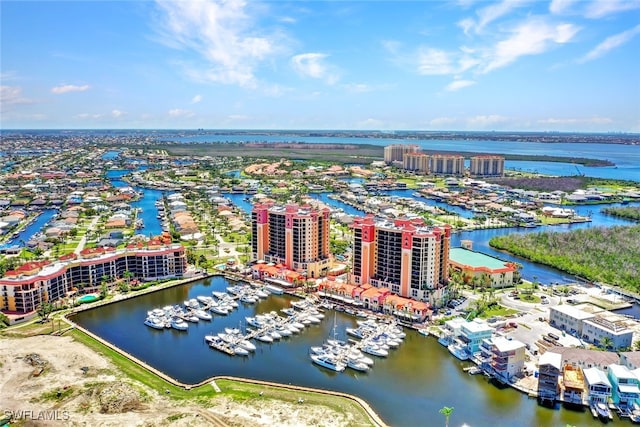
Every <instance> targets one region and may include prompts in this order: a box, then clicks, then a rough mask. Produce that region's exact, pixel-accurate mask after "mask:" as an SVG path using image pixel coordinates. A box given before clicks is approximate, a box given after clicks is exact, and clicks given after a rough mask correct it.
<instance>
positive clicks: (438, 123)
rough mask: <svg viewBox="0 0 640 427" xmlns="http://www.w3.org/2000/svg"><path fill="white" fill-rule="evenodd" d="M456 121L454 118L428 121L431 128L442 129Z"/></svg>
mask: <svg viewBox="0 0 640 427" xmlns="http://www.w3.org/2000/svg"><path fill="white" fill-rule="evenodd" d="M457 121H458V119H456V118H455V117H436V118H435V119H431V120H430V121H429V124H430V125H431V126H433V127H443V126H450V125H452V124H454V123H456V122H457Z"/></svg>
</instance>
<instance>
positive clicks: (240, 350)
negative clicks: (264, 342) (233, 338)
mask: <svg viewBox="0 0 640 427" xmlns="http://www.w3.org/2000/svg"><path fill="white" fill-rule="evenodd" d="M231 350H232V351H233V354H235V355H236V356H248V355H249V351H248V350H247V349H245V348H242V347H240V346H239V345H236V346H235V347H231Z"/></svg>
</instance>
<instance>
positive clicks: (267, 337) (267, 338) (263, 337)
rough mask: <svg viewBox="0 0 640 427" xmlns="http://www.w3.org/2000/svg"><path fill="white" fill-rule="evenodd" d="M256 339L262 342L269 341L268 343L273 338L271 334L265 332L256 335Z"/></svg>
mask: <svg viewBox="0 0 640 427" xmlns="http://www.w3.org/2000/svg"><path fill="white" fill-rule="evenodd" d="M256 339H257V340H259V341H262V342H269V343H271V342H273V338H272V337H271V335H267V334H263V335H258V336H257V337H256Z"/></svg>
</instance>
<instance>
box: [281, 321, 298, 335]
mask: <svg viewBox="0 0 640 427" xmlns="http://www.w3.org/2000/svg"><path fill="white" fill-rule="evenodd" d="M284 326H285V327H286V328H287V329H288V330H290V331H291V332H292V333H294V334H297V333H299V332H300V329H299V328H296V327H295V325H293V324H291V323H289V324H286V325H284Z"/></svg>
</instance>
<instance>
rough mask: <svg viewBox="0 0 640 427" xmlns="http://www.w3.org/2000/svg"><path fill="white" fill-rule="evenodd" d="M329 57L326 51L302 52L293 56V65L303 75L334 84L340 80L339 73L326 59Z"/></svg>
mask: <svg viewBox="0 0 640 427" xmlns="http://www.w3.org/2000/svg"><path fill="white" fill-rule="evenodd" d="M327 57H328V55H326V54H324V53H302V54H300V55H295V56H294V57H293V58H291V65H292V66H293V69H294V70H295V71H296V72H297V73H298V74H300V75H302V76H305V77H311V78H314V79H320V80H324V81H325V82H327V83H328V84H334V83H336V82H337V81H338V74H337V72H336V71H335V68H334V67H333V66H332V65H330V64H328V63H327V61H326V60H325V59H326V58H327Z"/></svg>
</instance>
